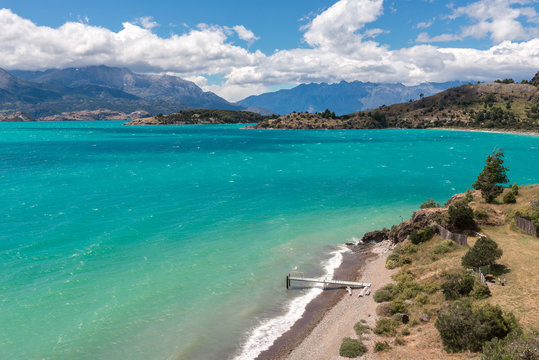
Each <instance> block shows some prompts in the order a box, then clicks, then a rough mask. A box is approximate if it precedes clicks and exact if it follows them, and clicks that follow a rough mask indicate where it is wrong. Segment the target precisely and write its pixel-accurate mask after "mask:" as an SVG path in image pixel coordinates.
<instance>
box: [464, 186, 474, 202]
mask: <svg viewBox="0 0 539 360" xmlns="http://www.w3.org/2000/svg"><path fill="white" fill-rule="evenodd" d="M464 200H465V201H466V202H468V203H470V202H472V201H473V200H474V199H473V194H472V190H470V189H468V190H466V194H464Z"/></svg>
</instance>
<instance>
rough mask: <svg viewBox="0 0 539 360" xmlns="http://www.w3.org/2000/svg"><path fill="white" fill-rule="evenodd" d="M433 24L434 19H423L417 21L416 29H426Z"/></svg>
mask: <svg viewBox="0 0 539 360" xmlns="http://www.w3.org/2000/svg"><path fill="white" fill-rule="evenodd" d="M432 24H434V20H429V21H422V22H420V23H417V24H416V26H415V28H416V29H426V28H429V27H431V26H432Z"/></svg>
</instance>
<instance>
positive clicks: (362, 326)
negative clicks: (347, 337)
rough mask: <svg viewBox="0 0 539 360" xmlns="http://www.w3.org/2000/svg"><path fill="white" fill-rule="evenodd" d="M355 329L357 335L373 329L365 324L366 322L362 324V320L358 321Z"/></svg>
mask: <svg viewBox="0 0 539 360" xmlns="http://www.w3.org/2000/svg"><path fill="white" fill-rule="evenodd" d="M354 330H355V332H356V334H357V336H361V335H363V334H367V333H369V332H370V331H371V329H370V328H369V327H368V326H367V325H365V324H362V323H361V322H358V323H356V324H355V325H354Z"/></svg>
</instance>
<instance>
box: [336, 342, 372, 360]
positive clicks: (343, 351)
mask: <svg viewBox="0 0 539 360" xmlns="http://www.w3.org/2000/svg"><path fill="white" fill-rule="evenodd" d="M366 352H367V347H366V346H365V344H363V343H362V342H361V341H359V340H356V339H352V338H349V337H345V338H344V339H342V343H341V347H340V348H339V355H340V356H344V357H347V358H356V357H358V356H361V355H363V354H365V353H366Z"/></svg>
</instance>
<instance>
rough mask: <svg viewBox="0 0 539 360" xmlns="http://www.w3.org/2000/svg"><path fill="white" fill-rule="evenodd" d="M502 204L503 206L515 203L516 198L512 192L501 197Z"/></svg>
mask: <svg viewBox="0 0 539 360" xmlns="http://www.w3.org/2000/svg"><path fill="white" fill-rule="evenodd" d="M503 202H504V203H505V204H514V203H516V202H517V198H516V197H515V194H514V193H513V192H512V191H509V192H508V193H506V194H505V195H504V196H503Z"/></svg>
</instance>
